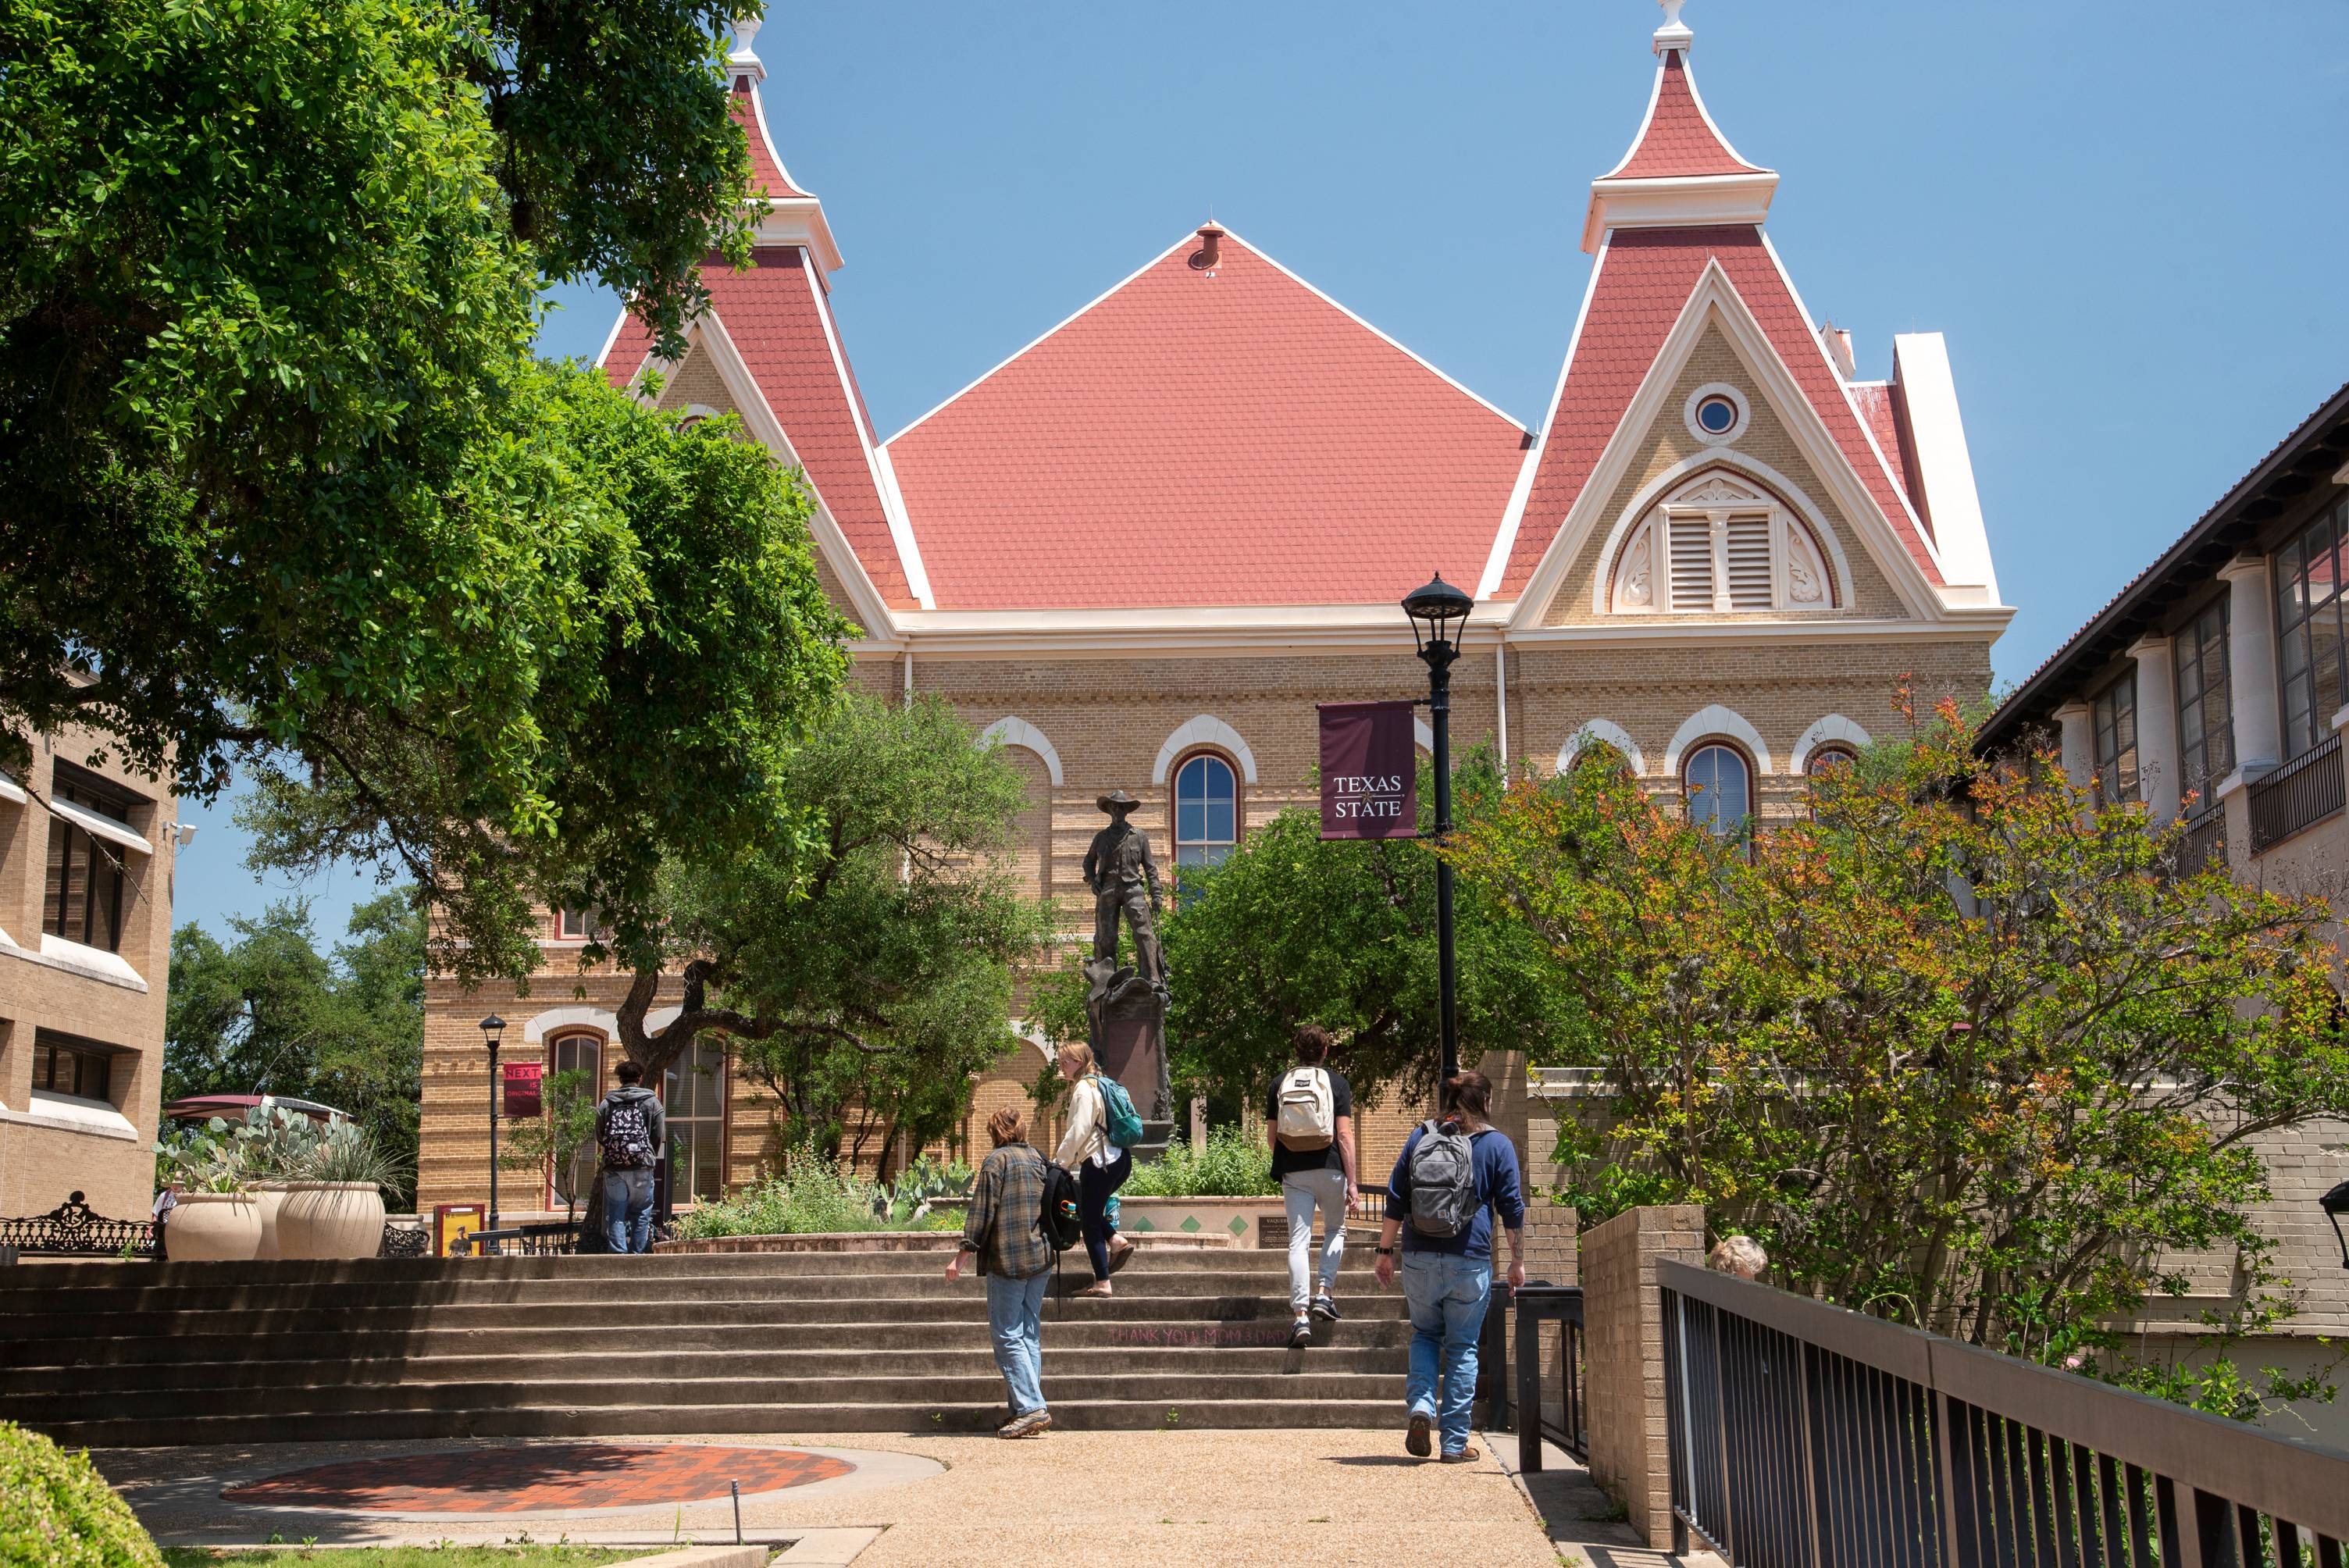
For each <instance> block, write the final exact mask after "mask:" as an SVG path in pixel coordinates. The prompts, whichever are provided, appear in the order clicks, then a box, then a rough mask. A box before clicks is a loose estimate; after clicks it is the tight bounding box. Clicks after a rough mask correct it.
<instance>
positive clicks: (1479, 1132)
mask: <svg viewBox="0 0 2349 1568" xmlns="http://www.w3.org/2000/svg"><path fill="white" fill-rule="evenodd" d="M1492 1107H1493V1082H1492V1080H1491V1079H1490V1078H1486V1077H1485V1075H1484V1074H1483V1073H1476V1072H1464V1073H1461V1074H1460V1075H1458V1076H1457V1077H1455V1078H1448V1079H1446V1080H1445V1081H1444V1117H1443V1119H1444V1121H1445V1122H1448V1123H1455V1124H1457V1125H1458V1126H1459V1127H1460V1128H1461V1129H1462V1130H1464V1131H1466V1132H1467V1133H1468V1134H1469V1152H1470V1161H1471V1168H1472V1173H1473V1175H1474V1177H1475V1187H1476V1214H1475V1220H1474V1222H1471V1223H1470V1224H1469V1225H1468V1227H1467V1228H1466V1229H1465V1230H1464V1231H1462V1232H1461V1233H1459V1234H1458V1235H1456V1236H1423V1235H1422V1234H1420V1233H1419V1231H1418V1229H1417V1228H1416V1227H1415V1226H1413V1224H1412V1223H1411V1161H1412V1156H1413V1154H1415V1153H1417V1152H1418V1151H1419V1141H1420V1140H1421V1139H1422V1138H1423V1137H1424V1136H1425V1134H1426V1131H1427V1129H1426V1127H1425V1126H1424V1125H1423V1126H1421V1127H1417V1128H1414V1129H1413V1130H1412V1134H1411V1137H1410V1138H1408V1139H1407V1140H1404V1142H1403V1146H1402V1156H1401V1157H1400V1158H1399V1159H1397V1160H1396V1161H1395V1164H1394V1172H1393V1174H1392V1175H1391V1176H1389V1177H1388V1178H1387V1214H1386V1221H1385V1222H1384V1223H1383V1224H1382V1225H1381V1227H1380V1228H1379V1261H1378V1268H1377V1271H1376V1272H1377V1274H1378V1279H1379V1284H1381V1285H1384V1284H1392V1283H1393V1280H1394V1276H1395V1256H1396V1244H1395V1243H1396V1239H1397V1237H1398V1236H1400V1237H1401V1239H1402V1294H1403V1296H1404V1299H1405V1300H1407V1301H1408V1302H1409V1303H1410V1304H1411V1331H1412V1332H1411V1377H1410V1380H1409V1382H1408V1383H1407V1384H1406V1385H1405V1386H1404V1398H1406V1400H1407V1401H1408V1402H1409V1405H1410V1408H1411V1426H1410V1430H1409V1434H1408V1435H1407V1436H1406V1437H1405V1438H1404V1439H1403V1447H1404V1448H1405V1449H1408V1450H1409V1451H1410V1452H1411V1453H1412V1454H1413V1456H1415V1457H1417V1458H1419V1459H1425V1458H1426V1457H1427V1453H1428V1440H1427V1439H1428V1429H1429V1428H1430V1427H1431V1426H1434V1427H1437V1428H1438V1429H1439V1430H1440V1432H1441V1434H1442V1437H1443V1439H1444V1452H1443V1459H1444V1463H1446V1464H1463V1463H1465V1462H1467V1461H1469V1460H1474V1459H1475V1458H1476V1457H1477V1453H1476V1450H1475V1449H1472V1448H1470V1447H1469V1446H1468V1408H1469V1405H1470V1403H1471V1401H1473V1400H1474V1399H1475V1394H1476V1341H1477V1338H1478V1337H1479V1336H1481V1335H1482V1334H1483V1333H1484V1330H1485V1304H1486V1302H1488V1301H1489V1300H1490V1299H1491V1298H1492V1294H1493V1214H1494V1212H1495V1211H1498V1212H1499V1214H1500V1216H1501V1226H1502V1228H1503V1229H1504V1230H1505V1231H1506V1232H1507V1233H1508V1237H1509V1285H1510V1288H1512V1289H1515V1288H1516V1287H1517V1286H1519V1285H1522V1284H1525V1283H1526V1200H1525V1191H1524V1188H1523V1185H1522V1183H1521V1182H1520V1181H1519V1180H1518V1175H1517V1151H1516V1149H1515V1148H1514V1147H1513V1146H1512V1145H1511V1144H1510V1142H1509V1140H1508V1139H1507V1138H1506V1136H1504V1135H1503V1134H1501V1133H1499V1132H1496V1131H1495V1130H1494V1129H1493V1124H1492V1122H1491V1121H1490V1120H1489V1119H1488V1118H1489V1117H1490V1116H1491V1114H1492ZM1439 1371H1440V1372H1441V1375H1442V1385H1443V1405H1442V1408H1441V1410H1440V1411H1439V1409H1438V1407H1437V1403H1436V1387H1437V1381H1438V1373H1439Z"/></svg>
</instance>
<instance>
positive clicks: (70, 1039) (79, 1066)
mask: <svg viewBox="0 0 2349 1568" xmlns="http://www.w3.org/2000/svg"><path fill="white" fill-rule="evenodd" d="M118 1054H119V1053H118V1052H116V1051H115V1050H113V1049H112V1048H111V1047H107V1046H102V1045H100V1044H98V1042H97V1041H96V1040H85V1039H83V1038H82V1037H79V1036H78V1035H66V1034H60V1033H58V1032H57V1030H55V1029H36V1030H34V1031H33V1087H34V1088H36V1089H40V1090H43V1091H45V1092H47V1093H49V1094H66V1095H71V1096H73V1097H74V1098H75V1099H95V1100H103V1101H105V1102H106V1103H107V1104H109V1105H111V1104H113V1103H114V1095H113V1088H114V1058H115V1057H116V1056H117V1055H118Z"/></svg>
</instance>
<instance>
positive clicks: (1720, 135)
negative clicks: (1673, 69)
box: [1660, 47, 1770, 174]
mask: <svg viewBox="0 0 2349 1568" xmlns="http://www.w3.org/2000/svg"><path fill="white" fill-rule="evenodd" d="M1688 53H1689V52H1688V50H1687V49H1686V48H1685V47H1683V48H1682V51H1681V79H1682V81H1684V82H1686V83H1688V90H1689V101H1690V102H1691V103H1692V104H1694V105H1696V112H1697V118H1698V119H1702V120H1703V121H1704V128H1705V129H1707V130H1709V131H1711V132H1713V139H1714V140H1715V141H1717V142H1719V143H1721V150H1723V152H1726V153H1727V154H1729V156H1730V157H1732V158H1733V159H1735V160H1737V161H1738V162H1740V163H1743V164H1744V165H1745V167H1746V168H1748V169H1752V170H1758V171H1760V172H1762V173H1764V174H1767V173H1769V172H1770V170H1766V169H1764V168H1763V167H1762V165H1760V164H1758V163H1756V162H1754V160H1752V159H1750V158H1748V157H1746V156H1745V154H1744V153H1742V152H1740V151H1738V150H1737V144H1736V143H1735V142H1733V141H1731V140H1730V139H1729V133H1728V132H1727V131H1724V130H1723V129H1721V125H1720V123H1719V122H1718V121H1717V120H1715V119H1713V111H1712V110H1711V109H1709V108H1705V107H1704V94H1703V92H1702V90H1700V89H1699V88H1698V87H1697V85H1696V67H1695V66H1694V65H1693V64H1692V62H1691V61H1690V59H1689V57H1688ZM1660 63H1661V62H1660Z"/></svg>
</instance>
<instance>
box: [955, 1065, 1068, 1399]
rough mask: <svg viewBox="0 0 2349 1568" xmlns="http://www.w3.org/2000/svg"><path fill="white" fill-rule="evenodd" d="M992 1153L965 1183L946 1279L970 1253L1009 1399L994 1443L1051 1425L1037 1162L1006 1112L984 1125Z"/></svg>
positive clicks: (1048, 1275)
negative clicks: (966, 1195) (983, 1283)
mask: <svg viewBox="0 0 2349 1568" xmlns="http://www.w3.org/2000/svg"><path fill="white" fill-rule="evenodd" d="M987 1131H988V1137H990V1138H992V1139H994V1140H995V1151H994V1152H993V1153H992V1154H989V1155H988V1157H987V1163H985V1164H984V1165H981V1166H980V1167H979V1168H978V1180H977V1181H974V1182H972V1183H971V1189H970V1208H969V1211H968V1213H967V1215H966V1216H965V1218H964V1220H963V1227H962V1245H961V1246H960V1247H959V1248H957V1250H956V1252H955V1255H954V1261H953V1262H952V1263H950V1264H947V1278H948V1279H950V1280H952V1279H960V1278H961V1277H962V1255H963V1253H978V1272H979V1273H980V1274H984V1275H985V1276H986V1278H987V1322H988V1328H989V1329H990V1330H992V1331H993V1334H994V1336H995V1365H996V1366H997V1367H999V1368H1000V1369H1001V1371H1002V1373H1003V1382H1004V1387H1007V1388H1008V1389H1009V1390H1010V1394H1011V1419H1010V1420H1009V1421H1008V1422H1006V1423H1005V1424H1004V1425H1002V1426H1001V1427H999V1428H998V1429H996V1434H995V1435H996V1436H997V1437H999V1438H1032V1437H1034V1436H1036V1435H1037V1434H1038V1433H1040V1432H1041V1431H1043V1430H1044V1429H1045V1428H1047V1427H1049V1426H1050V1425H1051V1424H1052V1416H1051V1412H1050V1411H1049V1410H1047V1409H1045V1408H1044V1339H1043V1335H1044V1293H1045V1291H1046V1290H1047V1288H1049V1287H1050V1284H1051V1282H1052V1249H1051V1248H1050V1246H1048V1245H1046V1244H1045V1241H1044V1228H1043V1223H1042V1222H1043V1218H1044V1157H1043V1156H1042V1155H1041V1154H1039V1153H1038V1152H1036V1150H1033V1149H1031V1148H1030V1147H1029V1146H1028V1128H1027V1121H1026V1119H1025V1118H1024V1117H1022V1116H1021V1115H1020V1113H1019V1109H1018V1108H1017V1107H1013V1106H1006V1107H1004V1108H1003V1109H1001V1110H999V1111H997V1112H996V1113H995V1114H994V1115H993V1116H990V1117H988V1119H987Z"/></svg>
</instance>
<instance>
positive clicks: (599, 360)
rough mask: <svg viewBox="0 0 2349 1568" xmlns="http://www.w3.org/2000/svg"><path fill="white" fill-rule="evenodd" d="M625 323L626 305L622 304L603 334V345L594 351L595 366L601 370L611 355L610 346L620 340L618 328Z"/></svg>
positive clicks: (626, 319)
mask: <svg viewBox="0 0 2349 1568" xmlns="http://www.w3.org/2000/svg"><path fill="white" fill-rule="evenodd" d="M626 325H628V307H627V306H626V305H622V306H621V307H620V314H619V315H616V316H614V317H613V318H612V330H611V331H609V332H607V333H605V335H604V346H603V347H601V348H599V349H597V350H596V351H595V368H597V369H598V370H601V369H602V368H604V363H605V361H606V360H608V359H610V358H611V357H612V346H613V345H614V344H616V343H617V342H619V341H620V328H622V327H624V326H626ZM639 368H641V366H639ZM629 379H630V380H632V381H633V380H635V379H636V377H634V376H631V377H629Z"/></svg>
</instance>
